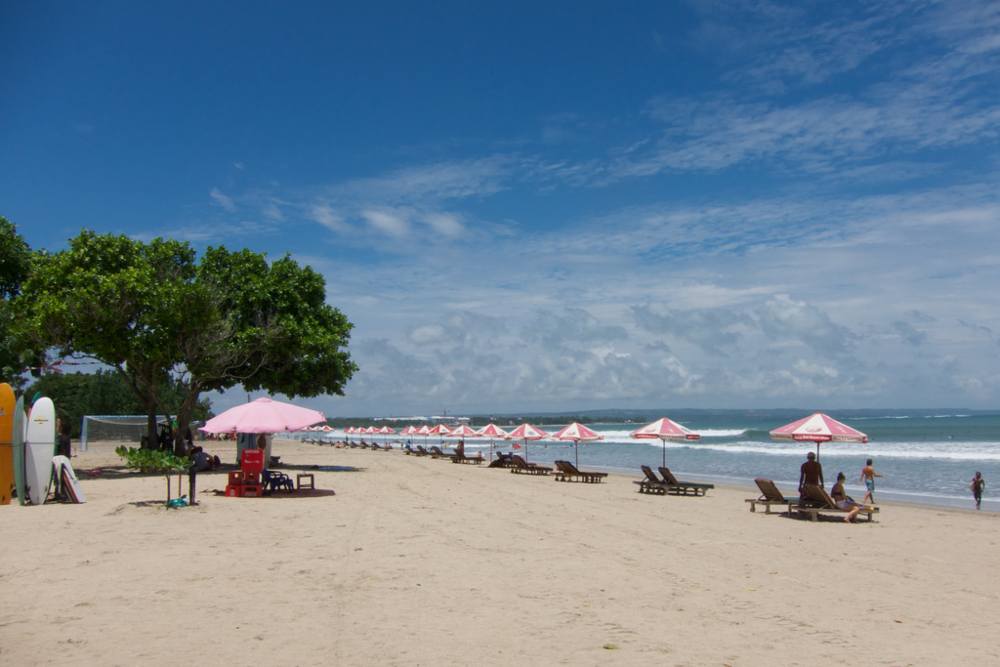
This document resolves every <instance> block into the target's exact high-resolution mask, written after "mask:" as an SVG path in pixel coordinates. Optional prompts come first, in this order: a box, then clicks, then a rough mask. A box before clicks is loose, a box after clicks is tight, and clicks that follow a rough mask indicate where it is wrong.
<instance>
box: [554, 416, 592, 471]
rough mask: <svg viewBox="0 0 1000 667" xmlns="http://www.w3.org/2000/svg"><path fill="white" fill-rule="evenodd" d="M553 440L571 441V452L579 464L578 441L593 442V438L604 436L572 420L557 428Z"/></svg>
mask: <svg viewBox="0 0 1000 667" xmlns="http://www.w3.org/2000/svg"><path fill="white" fill-rule="evenodd" d="M552 439H553V440H562V441H564V442H565V441H568V440H572V441H573V452H574V454H575V456H576V464H575V465H580V441H581V440H582V441H583V442H593V441H595V440H604V436H603V435H601V434H600V433H598V432H597V431H595V430H593V429H591V428H587V427H586V426H584V425H583V424H579V423H577V422H573V423H572V424H570V425H568V426H564V427H563V428H561V429H559V432H558V433H556V434H555V435H554V436H552Z"/></svg>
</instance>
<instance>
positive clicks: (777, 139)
mask: <svg viewBox="0 0 1000 667" xmlns="http://www.w3.org/2000/svg"><path fill="white" fill-rule="evenodd" d="M432 4H433V6H425V5H426V3H424V5H421V4H420V3H399V4H395V3H365V6H364V7H346V6H345V7H337V6H330V3H315V4H311V3H296V4H294V6H292V7H291V8H289V7H284V6H279V5H278V4H277V3H243V4H240V5H239V6H234V5H232V4H231V3H211V2H200V3H160V5H159V6H153V7H150V6H140V5H139V4H137V3H126V2H121V3H109V2H97V3H63V2H59V3H45V2H35V3H14V4H12V3H7V5H6V6H5V7H4V8H3V10H2V11H3V14H4V17H3V20H2V21H0V118H2V119H3V120H2V122H0V150H2V154H3V155H4V161H3V167H2V174H3V176H2V178H0V215H5V216H6V217H8V218H9V219H11V220H12V221H14V222H15V223H16V224H18V226H19V229H20V230H21V232H22V233H23V234H24V235H25V236H26V238H27V239H28V241H29V242H30V243H31V244H32V245H33V246H35V247H44V248H48V249H50V250H57V249H59V248H60V247H63V246H64V244H65V243H66V240H67V239H68V238H69V237H71V236H73V235H75V234H76V233H77V232H78V231H79V230H80V228H81V227H89V228H93V229H96V230H98V231H106V232H116V233H125V234H129V235H133V236H136V237H138V238H152V237H154V236H158V235H162V236H171V237H175V238H181V239H187V240H189V241H191V242H192V243H193V244H195V245H196V246H197V247H199V248H201V247H205V246H207V245H211V244H224V245H227V246H230V247H232V246H246V247H250V248H253V249H256V250H260V251H266V252H267V253H268V254H269V255H270V256H272V257H277V256H280V255H282V254H284V253H291V254H292V255H293V256H294V257H295V258H297V259H298V260H299V261H301V262H304V263H308V264H311V265H312V266H314V267H315V268H316V269H317V270H319V271H321V272H322V273H323V274H324V275H325V276H326V278H327V283H328V295H329V300H330V302H331V303H332V304H334V305H336V306H337V307H339V308H341V309H342V310H343V311H344V312H345V313H346V314H347V315H348V317H349V318H350V319H351V320H352V321H353V322H354V323H355V324H356V328H355V330H354V334H353V338H352V342H351V351H352V354H353V355H354V357H355V358H356V360H357V361H358V363H359V365H360V366H361V371H360V372H359V373H358V375H357V377H356V378H355V379H354V380H352V382H351V383H350V384H349V385H348V393H347V396H346V397H344V398H340V397H336V398H331V397H325V398H318V399H314V400H312V401H311V403H312V404H313V405H316V406H317V407H320V408H322V409H324V410H325V411H326V412H327V413H328V414H331V415H365V414H401V413H424V414H426V413H429V412H440V411H441V410H444V409H448V410H449V411H450V412H453V413H457V412H486V411H497V412H508V411H524V410H532V409H535V410H562V409H587V408H598V407H643V408H646V407H649V408H659V407H662V408H665V409H668V408H671V407H675V408H676V407H777V406H797V407H816V408H836V407H936V406H953V407H957V406H964V407H971V408H993V407H996V405H997V401H998V398H1000V379H998V378H1000V354H998V353H1000V309H998V308H997V306H998V305H1000V304H998V300H1000V298H998V293H1000V289H998V288H1000V250H998V248H1000V194H998V193H1000V189H998V187H997V186H998V181H1000V178H998V175H1000V169H998V168H1000V160H998V157H997V155H998V152H997V147H998V133H1000V95H998V94H997V90H1000V69H998V66H1000V5H998V4H997V3H995V2H986V1H983V2H975V1H969V2H920V1H915V2H902V3H891V2H872V3H859V4H855V3H846V2H845V3H827V2H815V3H806V2H789V3H777V2H774V3H772V2H735V1H734V2H711V1H705V2H697V1H693V2H675V3H645V4H643V3H628V4H626V5H622V4H620V3H599V4H598V3H586V4H581V3H568V2H567V3H530V4H529V3H509V2H508V3H502V4H501V3H496V4H493V5H486V4H485V3H458V2H456V3H432ZM237 394H238V392H229V393H228V394H226V395H225V396H222V397H219V398H218V400H217V404H218V405H220V406H223V407H224V406H225V405H226V404H228V403H229V402H233V401H239V400H241V397H240V396H237Z"/></svg>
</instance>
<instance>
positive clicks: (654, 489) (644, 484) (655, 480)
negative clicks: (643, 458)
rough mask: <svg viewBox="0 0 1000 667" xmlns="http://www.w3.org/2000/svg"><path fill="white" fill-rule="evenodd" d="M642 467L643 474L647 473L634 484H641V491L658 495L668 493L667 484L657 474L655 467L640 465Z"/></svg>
mask: <svg viewBox="0 0 1000 667" xmlns="http://www.w3.org/2000/svg"><path fill="white" fill-rule="evenodd" d="M639 467H640V468H642V474H643V475H645V477H644V478H643V479H637V480H635V481H634V482H632V483H633V484H638V485H639V493H652V494H656V495H660V496H663V495H666V493H667V485H666V484H665V483H664V482H663V480H662V479H660V478H659V477H657V476H656V473H655V472H653V469H652V468H650V467H649V466H639Z"/></svg>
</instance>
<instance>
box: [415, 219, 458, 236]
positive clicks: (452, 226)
mask: <svg viewBox="0 0 1000 667" xmlns="http://www.w3.org/2000/svg"><path fill="white" fill-rule="evenodd" d="M422 217H423V220H424V222H426V223H427V224H428V225H430V226H431V228H432V229H433V230H434V231H435V232H437V233H438V234H440V235H441V236H444V237H446V238H456V237H458V236H461V235H462V233H463V232H464V231H465V226H464V225H462V220H461V218H460V217H459V216H458V215H456V214H454V213H425V214H423V216H422Z"/></svg>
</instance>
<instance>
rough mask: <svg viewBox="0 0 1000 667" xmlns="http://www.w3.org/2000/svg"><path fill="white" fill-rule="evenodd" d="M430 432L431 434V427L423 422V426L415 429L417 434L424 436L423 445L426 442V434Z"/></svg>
mask: <svg viewBox="0 0 1000 667" xmlns="http://www.w3.org/2000/svg"><path fill="white" fill-rule="evenodd" d="M430 434H431V427H430V426H428V425H427V424H424V425H423V426H421V427H420V428H418V429H417V435H422V436H424V444H425V445H426V444H427V436H429V435H430Z"/></svg>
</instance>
